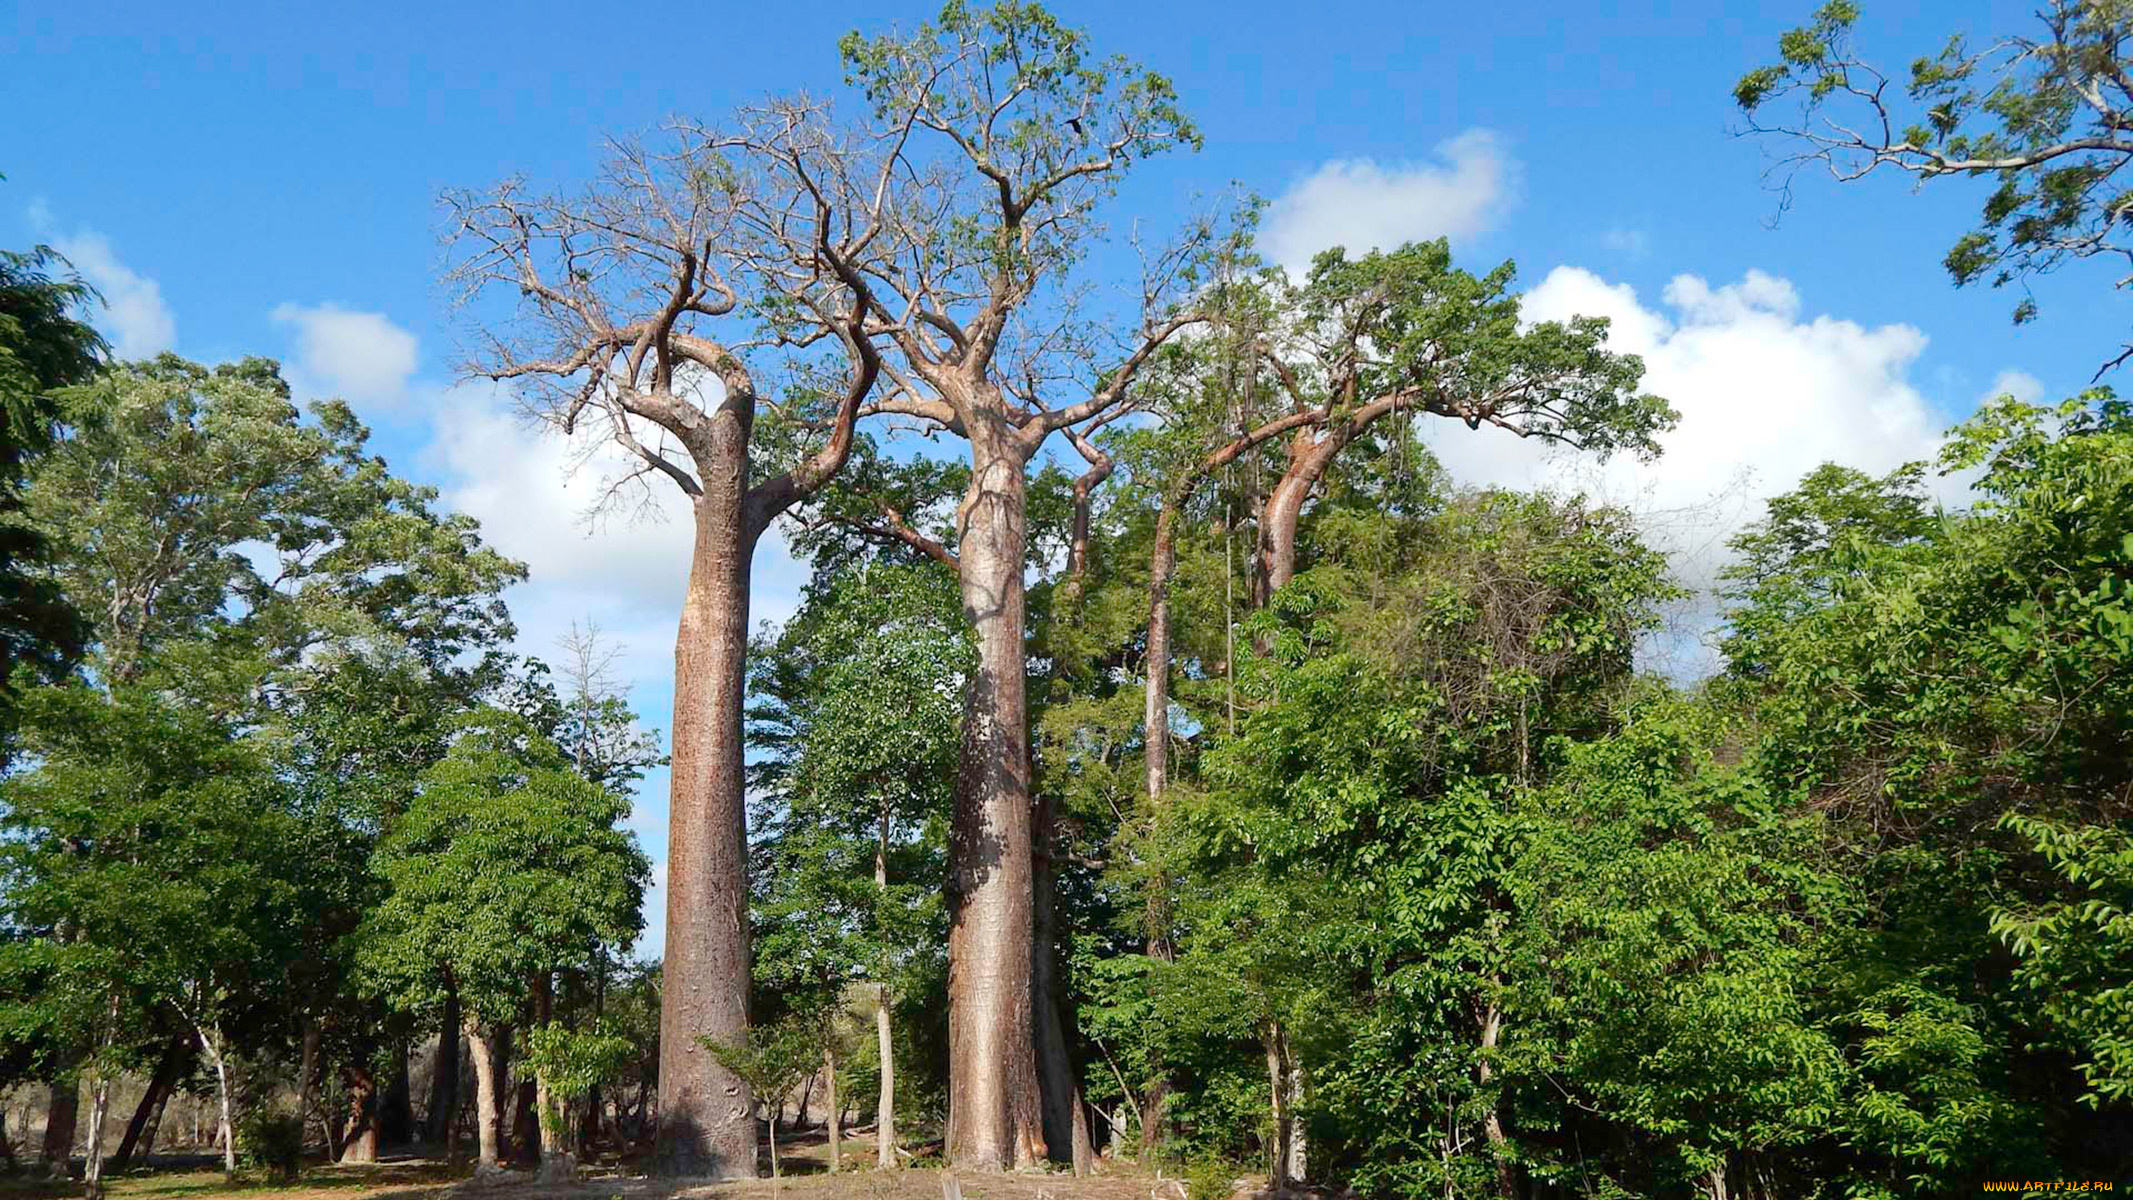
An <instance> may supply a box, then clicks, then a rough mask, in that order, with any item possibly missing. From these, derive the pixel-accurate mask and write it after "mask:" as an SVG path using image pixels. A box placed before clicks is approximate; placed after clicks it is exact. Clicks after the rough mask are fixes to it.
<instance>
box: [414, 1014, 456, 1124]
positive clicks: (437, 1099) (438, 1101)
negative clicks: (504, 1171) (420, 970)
mask: <svg viewBox="0 0 2133 1200" xmlns="http://www.w3.org/2000/svg"><path fill="white" fill-rule="evenodd" d="M460 1024H461V1020H460V1015H459V992H458V989H456V988H446V989H445V993H444V1014H443V1017H442V1018H441V1019H440V1020H439V1022H438V1025H437V1057H436V1058H435V1060H434V1062H433V1065H432V1067H431V1068H430V1101H429V1110H428V1112H427V1114H426V1115H427V1117H428V1120H426V1121H424V1122H423V1130H422V1136H423V1138H424V1139H425V1140H427V1141H430V1142H443V1141H445V1140H446V1137H447V1135H449V1134H450V1132H451V1127H452V1117H453V1115H454V1114H456V1113H457V1112H458V1111H459V1054H460V1051H459V1026H460Z"/></svg>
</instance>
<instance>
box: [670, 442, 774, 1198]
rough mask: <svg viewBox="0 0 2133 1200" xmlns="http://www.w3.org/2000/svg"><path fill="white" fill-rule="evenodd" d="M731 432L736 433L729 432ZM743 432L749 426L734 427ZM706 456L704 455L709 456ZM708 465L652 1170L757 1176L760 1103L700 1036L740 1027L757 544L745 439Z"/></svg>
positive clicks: (687, 671) (676, 803) (681, 691)
mask: <svg viewBox="0 0 2133 1200" xmlns="http://www.w3.org/2000/svg"><path fill="white" fill-rule="evenodd" d="M725 432H726V434H727V435H728V436H732V435H733V433H734V431H725ZM738 436H740V437H741V438H743V439H745V437H746V432H745V431H738ZM707 458H708V456H707ZM718 461H720V462H729V463H730V469H728V470H726V471H725V472H724V473H723V474H721V473H719V472H717V471H714V470H713V469H712V466H713V463H711V462H709V461H705V462H702V463H700V466H702V468H703V480H702V484H703V494H702V495H701V496H698V497H696V498H695V507H696V543H695V550H694V557H693V559H692V561H691V563H690V566H689V590H688V595H687V598H686V599H685V600H684V601H683V604H682V613H681V629H680V633H679V635H678V636H677V637H676V638H675V643H674V737H673V788H672V791H671V793H670V795H669V800H668V818H667V819H668V833H667V945H666V960H665V975H664V986H663V989H662V992H661V996H660V1009H659V1133H658V1139H657V1143H656V1146H655V1149H654V1157H655V1162H656V1164H657V1169H658V1170H659V1171H660V1173H662V1174H665V1175H675V1176H708V1177H715V1178H729V1179H730V1178H753V1177H754V1176H755V1174H756V1154H755V1098H754V1097H753V1096H752V1095H750V1094H749V1090H748V1085H747V1084H746V1083H744V1082H743V1081H742V1080H741V1079H740V1077H739V1076H737V1075H735V1074H733V1073H732V1072H731V1071H728V1070H727V1069H726V1068H725V1067H723V1066H721V1065H720V1064H719V1061H718V1059H717V1058H716V1057H714V1056H713V1055H712V1054H711V1053H710V1051H708V1050H706V1049H704V1046H703V1043H702V1042H701V1041H700V1040H699V1039H702V1038H709V1039H710V1040H712V1041H714V1042H720V1043H725V1044H729V1045H738V1044H740V1043H741V1042H742V1041H743V1040H744V1039H745V1038H746V1037H747V1034H748V915H747V911H746V905H747V897H748V881H747V865H748V864H747V842H746V828H745V821H746V810H745V795H744V790H743V780H742V770H741V696H742V692H743V690H744V687H745V683H746V673H747V663H746V654H747V649H748V570H749V558H750V555H751V553H752V549H753V544H752V543H753V538H752V537H751V535H750V530H749V529H748V522H747V520H746V518H745V516H744V513H743V503H742V497H743V489H745V487H746V486H747V480H746V478H745V476H746V472H747V456H746V451H745V441H744V442H743V443H742V444H741V445H738V446H736V447H734V453H732V454H729V455H722V456H720V457H719V460H718Z"/></svg>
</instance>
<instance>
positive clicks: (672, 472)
mask: <svg viewBox="0 0 2133 1200" xmlns="http://www.w3.org/2000/svg"><path fill="white" fill-rule="evenodd" d="M840 138H841V135H840V134H838V133H837V132H836V131H834V130H833V129H832V128H831V127H830V125H829V124H828V116H827V114H826V112H825V111H824V110H823V109H821V108H820V107H817V106H813V105H810V104H807V103H804V102H802V103H789V104H773V105H769V106H765V107H762V108H757V109H751V110H745V111H744V112H743V113H742V114H741V116H740V118H739V120H738V121H737V123H736V126H735V128H734V129H733V130H732V131H731V132H718V131H713V130H707V129H705V128H703V127H700V126H688V127H685V128H679V129H677V130H676V131H675V136H674V141H673V144H672V146H671V148H669V149H666V150H664V151H660V152H656V153H655V152H653V151H650V150H647V149H645V148H643V147H642V146H638V145H628V144H624V145H618V146H616V147H615V152H614V155H613V158H612V160H611V162H610V163H609V164H608V166H607V168H606V169H605V171H604V173H603V174H602V175H601V176H600V177H599V178H598V180H597V181H595V182H594V183H593V184H592V185H591V186H589V187H587V188H585V189H584V190H583V191H581V192H578V193H575V194H571V195H555V196H537V195H534V194H533V193H531V192H530V191H529V190H528V189H527V188H526V187H525V185H524V184H522V183H520V182H516V181H514V182H509V183H506V184H504V185H502V186H499V187H497V188H494V189H492V190H490V191H488V192H485V193H479V194H475V193H462V194H457V195H454V196H451V197H449V198H448V202H449V204H450V207H451V210H452V214H453V222H454V232H453V242H454V246H455V248H456V249H457V251H458V258H457V261H456V262H455V264H454V267H453V271H452V278H453V279H454V280H455V281H457V282H458V283H459V284H460V286H461V287H462V288H463V289H464V292H465V294H466V295H467V297H468V298H469V299H470V300H478V299H480V298H481V297H483V296H485V295H486V294H489V293H496V294H499V295H502V296H507V297H514V298H515V304H514V305H513V307H512V310H511V313H510V315H509V316H508V317H506V318H504V319H502V320H501V321H500V322H498V323H494V324H491V325H490V326H489V327H488V329H487V337H486V339H485V341H486V348H485V350H484V351H483V353H482V354H481V355H480V356H479V357H478V358H477V359H476V361H475V362H474V363H473V365H472V370H473V372H474V373H476V374H477V375H479V376H484V377H487V378H489V379H492V380H500V381H509V382H510V383H512V384H514V385H516V386H517V387H518V389H519V393H520V395H521V396H522V397H523V398H524V400H525V403H526V406H527V409H528V411H529V412H530V413H532V414H533V415H535V416H537V417H539V418H540V419H542V420H544V421H546V422H548V423H549V424H551V425H552V426H554V427H555V428H556V429H557V430H558V431H560V432H561V433H562V434H564V435H566V436H568V435H573V434H577V433H580V432H581V431H585V430H588V429H590V430H593V431H595V432H596V433H600V434H604V435H605V436H606V437H608V438H611V439H612V440H613V441H614V442H615V443H617V444H619V445H620V446H621V447H622V448H623V449H624V450H625V451H626V452H627V454H628V455H629V456H630V457H631V458H632V459H633V460H634V462H635V467H634V469H633V470H632V471H630V472H628V473H626V475H625V476H624V477H623V478H622V479H618V480H616V481H615V487H616V489H619V488H621V487H622V486H624V485H626V484H629V483H633V482H634V481H636V480H638V479H644V478H648V477H651V476H658V477H663V479H664V480H665V481H666V483H667V484H668V485H671V486H673V487H676V488H678V489H679V490H680V491H681V493H682V494H683V495H684V496H685V497H686V498H687V500H688V504H689V508H690V514H691V519H692V521H693V523H694V532H695V538H694V542H693V545H692V550H691V556H690V563H689V584H688V591H687V594H686V597H685V599H684V601H683V607H682V613H681V622H680V630H679V633H678V635H677V637H676V639H675V648H674V668H675V676H674V718H673V727H672V728H673V754H672V768H673V784H672V791H671V794H670V800H669V805H670V807H669V818H668V820H669V832H668V862H667V935H666V937H667V942H666V950H665V967H664V972H665V973H664V979H665V986H664V990H663V993H662V997H661V1013H660V1031H661V1049H660V1070H659V1091H660V1096H659V1129H658V1140H657V1145H658V1150H657V1162H658V1164H659V1167H660V1169H661V1170H662V1171H663V1172H666V1173H669V1174H676V1175H713V1176H733V1175H748V1176H752V1175H754V1174H755V1170H756V1168H755V1162H756V1151H755V1119H754V1115H753V1108H754V1098H753V1097H752V1096H751V1095H750V1094H749V1091H748V1087H747V1084H746V1083H745V1082H744V1081H743V1080H741V1079H740V1078H739V1077H738V1076H736V1075H734V1074H733V1073H732V1072H731V1071H730V1070H728V1069H726V1068H725V1067H724V1066H723V1065H721V1064H720V1063H719V1062H718V1061H717V1059H716V1058H715V1057H714V1056H712V1055H711V1054H710V1053H709V1052H707V1051H706V1050H705V1049H704V1044H705V1040H706V1039H709V1040H710V1041H711V1042H713V1043H738V1042H739V1041H741V1040H743V1039H744V1037H745V1035H746V1029H747V1001H748V980H749V945H748V919H747V915H746V912H745V904H746V896H747V883H746V877H745V871H746V862H747V860H746V840H745V831H744V822H745V819H746V817H745V808H744V800H743V782H742V780H743V776H742V737H741V724H742V715H741V703H742V694H743V687H744V680H745V674H746V672H745V663H744V656H745V653H746V648H747V636H748V583H749V568H750V560H751V558H752V556H753V553H754V550H755V546H756V543H757V541H758V539H760V538H761V536H762V535H763V533H764V531H765V530H766V529H768V528H769V527H770V524H771V523H772V522H773V521H774V520H775V519H776V518H777V517H778V515H779V514H781V513H783V512H785V511H786V510H787V509H788V508H790V507H791V506H792V505H793V504H794V503H796V502H798V501H799V500H800V499H802V498H804V497H805V496H807V495H809V494H810V493H812V492H814V491H815V490H817V489H818V488H820V487H821V486H822V485H823V484H824V483H825V482H826V481H827V480H829V479H830V478H831V477H832V476H833V475H835V474H836V473H837V471H838V470H839V469H841V467H842V466H843V464H844V462H845V459H846V457H847V456H848V455H849V453H850V450H851V445H852V438H853V424H854V421H855V420H856V419H857V417H858V415H859V411H860V406H861V402H862V401H863V400H864V399H865V398H866V397H867V394H868V393H869V391H870V390H871V389H872V388H873V386H874V383H875V380H876V378H877V375H878V373H879V367H880V358H879V356H878V355H877V353H876V351H875V348H874V344H873V338H874V336H875V334H874V333H873V332H872V330H871V329H869V328H868V325H869V322H870V320H872V314H873V313H874V312H875V311H877V309H878V308H879V306H878V304H876V302H875V301H874V299H873V298H872V296H871V295H870V293H869V290H868V283H867V281H866V280H865V279H863V278H862V277H861V276H860V275H859V274H857V273H856V272H855V271H852V270H851V269H849V268H848V267H846V266H845V265H844V264H846V263H849V262H851V261H854V260H856V259H858V258H859V256H860V255H861V253H862V252H863V250H864V248H865V247H866V246H867V245H868V244H869V243H871V242H873V241H874V240H876V239H877V238H878V237H881V235H882V233H883V231H884V230H885V229H886V228H888V226H889V225H890V223H891V219H892V214H891V213H890V212H889V210H888V207H887V205H888V199H889V195H890V193H889V190H888V187H887V184H888V177H889V176H888V168H889V166H890V164H891V162H892V161H893V156H892V155H891V154H889V153H885V152H883V151H882V149H881V147H880V146H878V145H876V144H874V143H873V142H871V141H869V140H868V139H867V138H866V137H865V136H864V135H861V136H859V137H856V138H849V139H843V140H840ZM818 161H819V162H828V163H832V164H834V165H835V168H836V169H837V170H841V171H845V172H851V171H860V170H866V171H870V172H871V175H870V179H869V180H868V181H866V182H861V181H859V180H857V179H854V178H852V177H851V176H850V175H849V174H847V175H844V176H841V177H840V178H839V179H838V183H839V185H840V186H839V188H838V189H837V190H836V191H835V192H834V193H832V192H830V191H828V190H826V189H824V188H822V187H820V186H817V183H816V181H815V180H814V179H813V178H812V176H811V175H810V174H809V172H810V171H811V170H812V169H813V168H812V166H811V165H810V164H811V163H814V162H818ZM869 184H871V186H869ZM846 204H850V205H852V207H849V208H847V207H844V206H845V205H846ZM883 240H885V241H886V240H888V239H883ZM765 317H768V318H769V319H768V320H767V321H766V320H764V319H763V318H765ZM778 379H782V380H783V381H784V384H785V386H784V387H782V388H780V387H778V386H776V381H777V380H778ZM759 406H762V407H769V408H774V409H776V410H777V411H778V413H779V414H780V415H781V416H782V417H783V418H784V420H783V422H782V424H783V427H784V428H785V429H786V430H788V431H791V436H790V437H786V438H781V439H779V441H780V444H781V446H780V448H781V449H782V450H784V451H785V452H786V453H785V457H786V458H788V459H789V460H790V461H789V463H787V465H786V469H784V470H782V471H779V470H774V469H773V468H771V467H768V466H766V465H765V463H764V461H763V460H765V459H768V458H770V457H771V455H769V454H765V453H763V452H762V451H761V450H760V449H759V448H758V447H756V446H755V444H754V442H755V441H756V440H759V439H756V438H755V437H754V434H755V426H756V421H757V410H758V407H759ZM809 430H812V431H813V432H812V433H808V432H806V431H809ZM616 494H617V491H616V490H614V489H611V490H610V492H609V495H610V496H611V497H612V496H614V495H616Z"/></svg>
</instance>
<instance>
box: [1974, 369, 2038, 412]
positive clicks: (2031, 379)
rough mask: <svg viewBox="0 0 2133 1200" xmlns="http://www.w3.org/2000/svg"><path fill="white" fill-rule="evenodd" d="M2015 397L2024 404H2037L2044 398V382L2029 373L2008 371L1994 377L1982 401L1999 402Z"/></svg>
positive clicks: (1981, 397) (1981, 398)
mask: <svg viewBox="0 0 2133 1200" xmlns="http://www.w3.org/2000/svg"><path fill="white" fill-rule="evenodd" d="M2002 396H2013V397H2014V398H2015V399H2017V400H2020V401H2021V402H2022V403H2024V404H2035V403H2036V402H2037V401H2038V400H2040V399H2042V398H2043V396H2044V381H2043V380H2041V379H2039V378H2037V377H2036V376H2034V375H2032V374H2030V373H2029V372H2027V371H2015V370H2006V371H2002V372H2000V373H1999V374H1997V375H1995V376H1993V377H1992V386H1990V387H1988V388H1986V389H1985V394H1984V395H1983V396H1980V397H1979V399H1980V400H1997V399H1999V398H2000V397H2002Z"/></svg>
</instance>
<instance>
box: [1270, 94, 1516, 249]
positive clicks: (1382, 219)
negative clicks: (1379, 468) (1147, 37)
mask: <svg viewBox="0 0 2133 1200" xmlns="http://www.w3.org/2000/svg"><path fill="white" fill-rule="evenodd" d="M1517 188H1518V164H1517V162H1516V161H1515V160H1513V159H1512V158H1511V156H1510V154H1509V152H1508V151H1507V150H1506V149H1505V148H1504V145H1503V142H1502V139H1500V138H1498V137H1497V136H1496V135H1495V134H1494V133H1491V132H1489V131H1488V130H1485V129H1472V130H1468V131H1467V132H1465V133H1462V134H1460V135H1459V136H1457V137H1455V138H1452V139H1450V140H1448V141H1445V142H1442V143H1440V144H1439V145H1438V146H1437V147H1436V151H1435V159H1434V160H1426V161H1419V162H1392V163H1381V162H1378V161H1377V160H1375V159H1370V158H1345V159H1334V160H1333V161H1331V162H1328V163H1326V164H1324V165H1323V166H1321V167H1319V168H1318V169H1317V170H1315V171H1313V172H1311V173H1310V174H1309V175H1306V176H1304V177H1303V178H1302V179H1299V180H1297V181H1296V182H1295V183H1294V184H1293V185H1291V186H1290V188H1289V190H1287V191H1286V192H1283V193H1282V194H1281V196H1280V197H1278V198H1277V199H1276V200H1275V201H1274V203H1273V205H1272V206H1271V207H1270V208H1269V209H1268V211H1267V218H1266V230H1265V233H1264V234H1262V235H1261V238H1260V245H1261V248H1262V249H1263V250H1264V251H1265V252H1266V255H1267V257H1269V258H1270V259H1272V260H1273V261H1274V262H1276V263H1279V264H1280V265H1281V266H1283V267H1285V268H1287V269H1288V271H1289V273H1290V274H1291V275H1301V274H1302V273H1303V270H1304V269H1305V268H1306V267H1308V266H1309V265H1310V263H1311V258H1312V256H1313V255H1315V254H1317V253H1318V252H1319V251H1321V250H1325V249H1327V248H1329V247H1333V246H1345V247H1347V248H1348V250H1349V251H1350V252H1352V253H1361V252H1363V251H1365V250H1369V249H1373V248H1377V249H1390V248H1391V247H1394V246H1397V245H1399V244H1400V243H1402V242H1410V241H1420V240H1422V239H1426V238H1434V237H1451V238H1461V237H1469V236H1472V235H1474V234H1477V233H1481V232H1484V231H1486V230H1488V229H1491V228H1494V227H1495V225H1496V222H1497V219H1498V218H1499V217H1500V216H1501V215H1502V214H1503V211H1504V209H1505V208H1507V207H1508V206H1509V205H1510V203H1511V202H1512V200H1513V199H1514V196H1515V193H1516V191H1517Z"/></svg>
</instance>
